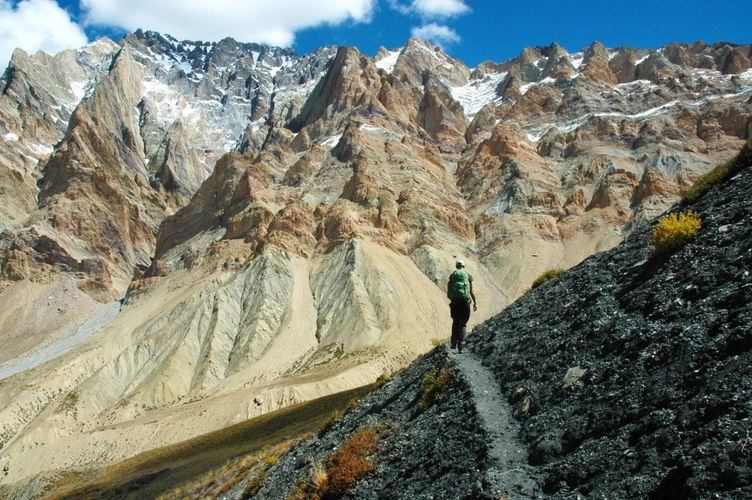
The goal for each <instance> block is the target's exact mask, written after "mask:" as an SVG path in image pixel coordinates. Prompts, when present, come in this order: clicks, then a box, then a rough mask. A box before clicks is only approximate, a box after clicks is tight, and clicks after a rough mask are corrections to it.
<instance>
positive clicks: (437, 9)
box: [390, 0, 471, 19]
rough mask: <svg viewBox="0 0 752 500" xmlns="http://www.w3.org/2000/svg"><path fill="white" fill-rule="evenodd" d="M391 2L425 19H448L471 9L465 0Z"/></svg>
mask: <svg viewBox="0 0 752 500" xmlns="http://www.w3.org/2000/svg"><path fill="white" fill-rule="evenodd" d="M390 4H391V6H392V8H393V9H396V10H398V11H399V12H401V13H403V14H417V15H419V16H420V17H421V18H423V19H447V18H450V17H453V16H459V15H462V14H466V13H468V12H470V10H471V9H470V7H468V6H467V4H465V0H411V1H410V2H409V3H408V4H403V3H401V2H400V0H390Z"/></svg>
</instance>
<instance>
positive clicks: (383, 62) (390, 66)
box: [376, 50, 401, 73]
mask: <svg viewBox="0 0 752 500" xmlns="http://www.w3.org/2000/svg"><path fill="white" fill-rule="evenodd" d="M400 53H401V50H393V51H391V52H389V55H388V56H386V57H384V58H383V59H380V60H378V61H376V67H377V68H379V69H383V70H384V71H386V72H387V73H391V72H392V71H394V66H395V65H396V64H397V59H399V55H400Z"/></svg>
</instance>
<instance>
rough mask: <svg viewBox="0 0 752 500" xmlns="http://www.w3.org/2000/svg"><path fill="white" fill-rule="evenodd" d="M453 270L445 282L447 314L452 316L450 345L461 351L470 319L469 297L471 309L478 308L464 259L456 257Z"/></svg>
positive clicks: (470, 276)
mask: <svg viewBox="0 0 752 500" xmlns="http://www.w3.org/2000/svg"><path fill="white" fill-rule="evenodd" d="M454 267H455V270H454V272H452V274H450V275H449V281H448V282H447V298H448V299H449V314H450V315H451V317H452V337H451V340H450V347H451V348H452V349H455V348H456V349H457V352H460V353H461V352H462V347H463V346H464V345H465V330H466V328H467V322H468V320H470V299H472V301H473V311H477V310H478V303H477V301H476V300H475V291H474V290H473V277H472V275H471V274H470V273H468V272H467V271H465V261H464V260H462V259H458V260H457V262H456V263H455V265H454Z"/></svg>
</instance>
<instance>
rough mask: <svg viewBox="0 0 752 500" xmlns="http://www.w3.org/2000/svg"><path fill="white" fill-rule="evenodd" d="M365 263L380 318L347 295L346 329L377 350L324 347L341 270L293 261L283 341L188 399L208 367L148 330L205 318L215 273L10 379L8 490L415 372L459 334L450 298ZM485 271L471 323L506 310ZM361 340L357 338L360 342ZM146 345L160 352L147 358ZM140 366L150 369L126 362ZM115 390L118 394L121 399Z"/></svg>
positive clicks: (402, 263) (1, 385)
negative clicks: (319, 275)
mask: <svg viewBox="0 0 752 500" xmlns="http://www.w3.org/2000/svg"><path fill="white" fill-rule="evenodd" d="M356 257H357V258H356V264H357V265H356V266H355V268H354V270H353V269H351V270H350V273H351V274H357V275H358V276H359V277H360V278H362V279H361V280H360V281H359V283H362V284H363V286H364V287H365V288H371V289H372V290H371V291H372V294H371V295H369V297H378V298H377V299H374V302H373V303H372V304H369V307H371V306H372V309H373V310H374V311H377V312H376V313H374V317H373V318H371V319H368V318H367V317H366V316H367V315H363V314H362V309H358V308H354V307H353V306H352V303H353V302H356V301H355V300H354V298H353V297H344V299H345V300H344V302H343V304H344V306H343V309H342V310H341V311H340V312H339V316H337V322H338V323H339V324H349V323H353V324H365V323H362V322H363V321H366V320H368V321H371V320H373V321H374V323H372V324H368V328H371V329H372V330H373V331H377V338H376V340H375V341H370V343H368V342H367V343H365V344H364V343H363V342H362V341H358V340H356V341H352V340H350V341H347V339H343V338H340V336H341V335H342V332H341V331H339V330H337V329H336V328H335V329H334V330H330V331H332V332H334V333H332V335H333V341H332V342H331V343H329V344H326V343H322V344H320V343H319V342H318V341H317V339H316V332H315V330H314V329H313V328H312V326H311V325H316V322H317V315H318V314H320V313H319V311H320V310H321V304H317V303H316V302H315V300H314V294H313V293H312V284H311V282H310V276H316V271H317V268H321V266H326V265H330V266H335V267H336V263H332V262H329V263H328V264H327V263H325V262H324V260H325V259H318V260H315V261H311V262H309V261H306V260H304V259H301V258H297V257H292V258H291V259H290V263H291V264H290V265H289V269H290V270H291V272H292V275H293V280H292V281H293V283H294V287H293V290H292V291H291V294H290V299H289V302H288V303H287V304H286V305H285V308H284V314H283V318H282V321H281V322H280V325H279V328H278V330H277V332H278V333H277V334H276V336H275V337H274V339H273V341H272V342H271V343H270V344H269V346H268V347H267V348H266V350H265V352H264V354H263V357H261V358H260V359H259V360H257V361H255V362H254V363H252V364H250V365H249V366H247V367H246V368H243V369H242V370H241V371H239V372H237V373H234V374H232V375H230V376H228V377H227V378H225V379H223V380H222V381H221V382H220V383H218V384H217V385H215V386H213V387H210V388H206V389H201V388H199V389H194V390H192V391H188V392H187V393H181V390H182V389H181V384H184V383H185V380H186V379H191V378H194V377H197V373H196V371H194V370H192V368H193V367H191V366H189V364H190V362H183V361H179V360H181V359H183V360H184V359H188V358H184V357H180V356H178V355H172V356H171V357H165V356H162V355H161V354H160V349H166V344H159V342H158V341H157V339H156V338H155V339H151V338H150V335H149V333H148V332H149V331H152V332H154V331H156V330H154V328H155V326H157V325H162V328H164V327H165V326H164V325H165V324H168V325H169V324H176V323H179V322H180V318H179V316H182V317H185V316H186V315H188V316H190V315H194V317H195V315H196V314H197V313H196V311H197V310H198V309H199V308H200V307H201V306H202V305H205V304H204V302H205V300H208V299H206V298H207V297H208V296H209V295H210V294H211V293H214V292H213V291H214V290H216V289H217V287H218V286H219V284H218V281H217V278H216V277H213V275H212V274H211V273H210V272H209V270H208V269H207V272H206V273H205V274H204V275H203V277H196V273H195V272H194V273H192V274H190V275H188V273H184V274H182V275H181V274H180V273H176V274H175V275H174V276H171V277H170V279H165V280H163V281H161V282H160V283H158V284H157V285H156V286H155V287H154V289H153V290H151V292H150V293H149V294H147V295H145V296H142V297H140V298H139V299H138V301H137V302H136V303H133V304H129V305H126V306H125V307H124V308H123V310H122V312H121V313H120V314H119V315H118V316H117V317H116V318H115V319H114V320H113V321H112V322H111V323H109V324H108V325H107V326H106V327H104V328H103V329H102V330H100V331H99V332H97V333H96V334H95V335H94V336H92V337H91V338H89V339H88V340H85V341H84V342H82V343H81V344H80V345H79V346H77V348H76V349H75V351H72V352H70V353H68V354H65V355H62V356H60V357H59V358H57V359H55V360H53V361H50V362H48V363H46V364H44V365H42V366H39V367H37V368H35V369H32V370H27V371H26V372H24V373H21V374H19V375H16V376H14V377H11V378H8V379H6V380H3V381H0V401H2V402H3V406H2V408H0V422H2V426H3V429H2V430H3V432H4V437H5V439H4V441H5V444H4V447H3V449H2V452H1V453H0V466H4V465H6V464H8V465H9V474H8V475H7V476H4V477H2V479H1V481H2V482H0V485H6V486H8V485H11V484H13V483H15V484H16V485H22V484H24V483H26V482H28V481H29V480H30V479H31V478H32V477H36V476H39V475H54V474H55V471H61V470H65V471H69V470H72V469H73V470H75V469H86V468H89V467H97V466H101V465H106V464H109V463H113V462H116V461H119V460H122V459H123V458H126V457H129V456H132V455H134V454H136V453H139V452H142V451H145V450H149V449H153V448H155V447H159V446H163V445H167V444H171V443H175V442H179V441H182V440H185V439H188V438H191V437H194V436H197V435H200V434H203V433H206V432H210V431H213V430H217V429H220V428H223V427H226V426H228V425H231V424H234V423H237V422H240V421H243V420H245V419H248V418H253V417H256V416H259V415H262V414H264V413H267V412H270V411H274V410H276V409H278V408H281V407H283V406H285V405H289V404H292V403H297V402H301V401H306V400H310V399H313V398H317V397H321V396H324V395H327V394H331V393H334V392H338V391H343V390H347V389H351V388H354V387H358V386H362V385H364V384H368V383H370V382H373V381H374V380H375V379H376V378H377V377H378V376H380V375H382V374H388V373H391V372H393V371H394V370H396V369H399V368H401V367H403V366H405V365H406V364H408V363H409V362H411V361H412V360H413V359H414V358H415V357H416V356H417V355H419V354H421V353H423V352H426V351H427V350H428V349H430V348H431V347H432V345H433V343H434V342H435V341H436V339H445V338H446V337H448V334H449V330H450V319H449V316H448V307H447V304H446V299H445V297H444V292H443V290H441V289H440V288H439V287H438V286H437V285H436V284H434V283H433V282H432V281H431V280H429V279H428V278H427V277H426V275H425V274H423V273H422V272H421V271H420V270H419V269H418V268H417V267H416V266H415V264H414V263H413V261H411V260H410V259H409V258H408V257H406V256H403V255H399V254H396V253H394V252H392V251H390V250H387V249H385V248H383V247H380V246H378V245H375V244H372V243H368V242H358V246H357V256H356ZM440 258H441V259H442V265H443V266H445V268H446V269H447V274H448V273H449V271H450V270H451V264H452V256H451V255H449V254H448V253H442V254H441V255H440ZM319 270H321V269H319ZM324 271H325V272H326V273H331V272H335V271H336V269H325V270H324ZM471 271H473V267H472V265H471ZM475 271H476V272H475V275H476V288H477V295H478V298H479V306H480V310H479V312H478V313H477V314H475V315H474V316H473V319H472V320H471V327H472V325H473V324H475V323H477V322H479V321H481V320H483V319H485V318H487V317H489V316H490V315H491V314H493V313H495V312H497V311H498V310H499V309H500V308H502V307H503V306H504V305H505V304H506V302H505V300H506V299H505V298H504V297H503V295H502V294H501V293H500V291H499V290H498V289H497V288H495V287H493V285H491V284H490V282H489V281H488V280H487V279H486V278H485V274H486V273H485V272H482V270H480V269H476V270H475ZM340 278H341V279H343V280H346V279H351V278H352V277H350V278H348V277H347V276H342V277H340ZM227 280H230V276H225V281H224V283H226V282H227ZM220 281H221V280H220ZM314 288H315V287H314ZM376 291H378V294H377V293H376ZM385 300H388V303H387V302H384V301H385ZM197 304H198V305H197ZM369 310H370V309H369ZM379 311H380V312H379ZM356 316H357V317H356ZM363 318H365V319H363ZM356 320H357V321H356ZM359 322H360V323H359ZM196 328H197V329H199V330H200V329H201V326H200V325H197V326H196ZM360 333H361V332H358V331H353V332H350V334H351V335H352V336H354V337H357V336H358V335H359V334H360ZM151 335H152V336H155V337H158V335H157V334H156V333H152V334H151ZM214 341H215V342H218V341H217V340H216V339H214ZM149 342H152V343H151V344H150V343H149ZM348 342H350V343H351V344H352V345H354V346H356V347H355V348H353V349H350V350H343V349H342V347H341V346H342V345H344V344H347V343H348ZM188 343H190V339H189V338H187V337H186V338H185V339H184V340H183V342H182V343H181V346H179V347H182V348H183V349H185V346H186V344H188ZM145 346H151V347H150V348H151V349H152V350H151V351H150V352H149V353H144V355H143V356H142V355H140V354H138V353H139V352H141V351H144V350H145V349H146V347H145ZM150 358H153V360H154V361H153V363H151V364H150V362H149V359H150ZM128 360H141V362H140V364H138V365H137V366H136V365H133V366H126V365H127V364H128V363H129V361H128ZM136 362H137V361H131V363H136ZM160 363H161V364H160ZM181 363H183V364H181ZM166 373H169V375H170V376H169V377H167V376H165V374H166ZM117 376H120V377H122V378H121V379H119V380H118V379H117ZM169 384H174V387H170V386H169ZM157 387H158V389H157ZM113 392H117V394H116V395H115V396H112V393H113ZM178 393H181V394H182V397H181V398H180V399H179V400H178V401H177V402H175V403H171V404H162V405H161V406H159V407H157V405H154V406H150V405H149V404H147V402H148V401H157V400H160V398H164V397H165V394H178ZM162 400H163V399H162Z"/></svg>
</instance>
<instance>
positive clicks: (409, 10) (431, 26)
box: [389, 0, 472, 49]
mask: <svg viewBox="0 0 752 500" xmlns="http://www.w3.org/2000/svg"><path fill="white" fill-rule="evenodd" d="M465 1H466V0H409V3H403V1H402V0H389V4H390V6H391V7H392V8H393V9H395V10H397V11H398V12H400V13H402V14H404V15H406V16H418V17H419V18H420V20H421V23H422V24H421V26H415V27H413V28H412V29H411V30H410V34H411V35H412V36H413V37H415V38H422V39H424V40H428V41H430V42H431V43H433V44H434V45H437V46H438V47H441V48H442V49H445V48H446V47H447V46H449V45H453V44H456V43H459V42H460V41H461V38H460V36H459V35H458V34H457V32H456V31H454V30H453V29H452V28H450V27H449V26H446V25H445V24H439V23H438V22H436V21H446V20H448V19H450V18H452V17H455V16H461V15H463V14H467V13H469V12H470V11H471V10H472V9H471V8H470V7H469V6H468V5H467V4H466V3H465Z"/></svg>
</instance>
